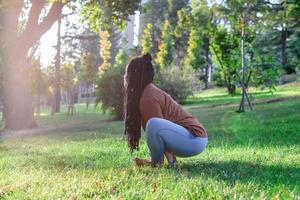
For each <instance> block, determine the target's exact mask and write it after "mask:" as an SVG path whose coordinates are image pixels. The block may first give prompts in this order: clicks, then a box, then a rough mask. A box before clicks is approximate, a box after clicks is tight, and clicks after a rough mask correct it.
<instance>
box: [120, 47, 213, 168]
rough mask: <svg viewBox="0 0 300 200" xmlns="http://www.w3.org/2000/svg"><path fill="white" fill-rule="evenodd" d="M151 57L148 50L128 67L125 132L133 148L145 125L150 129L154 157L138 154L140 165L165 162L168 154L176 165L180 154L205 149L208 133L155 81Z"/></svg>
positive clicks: (150, 148) (150, 141)
mask: <svg viewBox="0 0 300 200" xmlns="http://www.w3.org/2000/svg"><path fill="white" fill-rule="evenodd" d="M151 60H152V57H151V55H150V54H148V53H147V54H146V55H143V56H139V57H136V58H134V59H132V60H131V61H130V62H129V64H128V65H127V67H126V72H125V75H124V87H125V135H127V139H128V144H129V147H130V150H131V151H133V150H134V149H138V147H139V139H140V137H141V125H142V127H143V129H144V130H145V132H146V138H147V144H148V147H149V150H150V152H151V160H144V159H140V158H136V159H135V160H134V161H135V164H136V165H138V166H142V165H152V166H157V165H161V164H163V161H164V155H165V156H166V158H167V160H168V162H169V165H171V166H176V164H177V161H176V156H179V157H189V156H194V155H197V154H199V153H201V152H202V151H203V150H204V149H205V147H206V145H207V133H206V131H205V129H204V127H203V126H202V124H201V123H199V122H198V121H197V119H196V118H195V117H193V116H192V115H191V114H189V113H188V112H186V111H185V110H184V109H183V108H182V107H181V106H180V105H179V104H177V103H176V102H175V101H174V100H173V99H172V98H171V97H170V95H168V94H167V93H166V92H164V91H163V90H161V89H159V88H158V87H156V86H155V85H154V84H153V77H154V69H153V65H152V63H151Z"/></svg>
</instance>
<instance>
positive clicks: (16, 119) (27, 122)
mask: <svg viewBox="0 0 300 200" xmlns="http://www.w3.org/2000/svg"><path fill="white" fill-rule="evenodd" d="M24 69H25V68H24ZM24 69H23V70H22V69H20V67H18V66H14V65H10V64H8V63H6V68H5V72H4V73H5V76H4V77H5V78H4V109H5V112H4V113H5V128H6V129H11V130H20V129H26V128H33V127H35V126H36V123H35V119H34V113H33V111H34V109H33V101H32V100H33V99H32V96H31V94H30V83H29V79H28V74H27V71H25V70H24Z"/></svg>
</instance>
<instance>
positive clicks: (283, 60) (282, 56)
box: [280, 24, 289, 73]
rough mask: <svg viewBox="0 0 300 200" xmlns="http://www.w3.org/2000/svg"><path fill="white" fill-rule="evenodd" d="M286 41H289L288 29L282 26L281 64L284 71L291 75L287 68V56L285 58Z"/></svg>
mask: <svg viewBox="0 0 300 200" xmlns="http://www.w3.org/2000/svg"><path fill="white" fill-rule="evenodd" d="M286 39H287V28H286V26H285V25H284V24H283V25H281V39H280V46H281V48H280V63H281V65H282V69H285V70H286V72H288V73H289V70H288V69H287V68H286V56H285V50H286Z"/></svg>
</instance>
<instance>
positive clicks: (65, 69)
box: [60, 63, 78, 93]
mask: <svg viewBox="0 0 300 200" xmlns="http://www.w3.org/2000/svg"><path fill="white" fill-rule="evenodd" d="M60 76H61V81H60V82H61V87H62V88H63V89H65V90H66V91H67V92H69V93H72V92H74V89H75V88H74V87H75V85H76V84H77V82H78V78H77V75H76V74H75V69H74V65H72V64H69V63H66V64H63V65H62V68H61V69H60Z"/></svg>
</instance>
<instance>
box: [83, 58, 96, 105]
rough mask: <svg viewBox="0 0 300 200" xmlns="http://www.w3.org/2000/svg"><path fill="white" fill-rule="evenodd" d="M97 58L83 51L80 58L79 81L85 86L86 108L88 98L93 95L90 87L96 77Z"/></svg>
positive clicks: (88, 101)
mask: <svg viewBox="0 0 300 200" xmlns="http://www.w3.org/2000/svg"><path fill="white" fill-rule="evenodd" d="M97 72H98V69H97V60H96V57H95V55H93V54H91V53H85V54H83V55H82V57H81V60H80V77H79V79H80V82H81V83H82V84H83V85H84V86H85V88H86V91H87V93H86V108H87V109H88V107H89V103H90V99H91V97H92V96H93V93H92V87H93V86H94V83H95V82H96V78H97Z"/></svg>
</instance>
